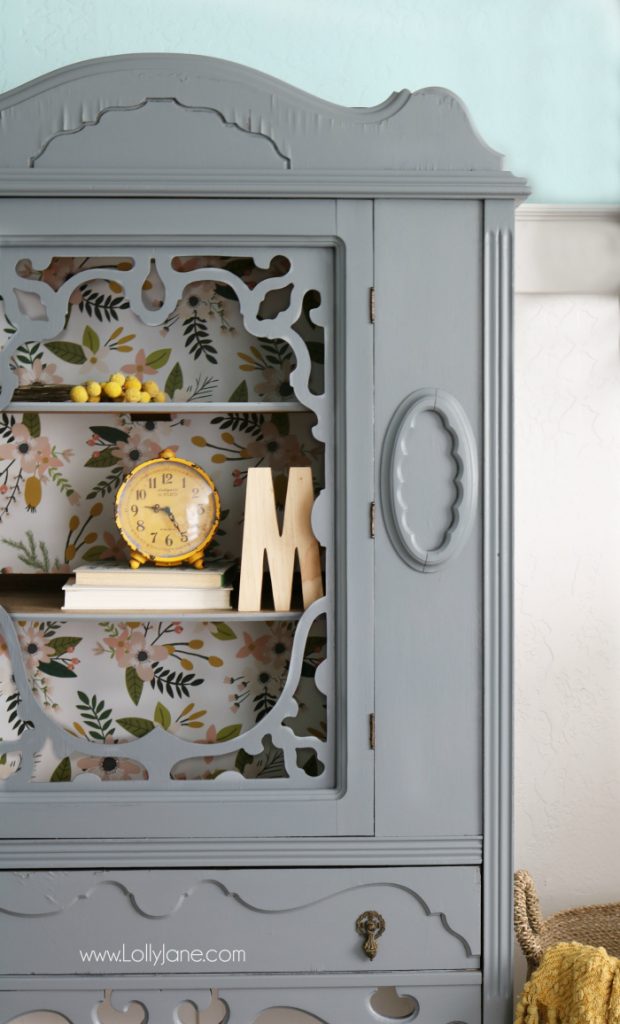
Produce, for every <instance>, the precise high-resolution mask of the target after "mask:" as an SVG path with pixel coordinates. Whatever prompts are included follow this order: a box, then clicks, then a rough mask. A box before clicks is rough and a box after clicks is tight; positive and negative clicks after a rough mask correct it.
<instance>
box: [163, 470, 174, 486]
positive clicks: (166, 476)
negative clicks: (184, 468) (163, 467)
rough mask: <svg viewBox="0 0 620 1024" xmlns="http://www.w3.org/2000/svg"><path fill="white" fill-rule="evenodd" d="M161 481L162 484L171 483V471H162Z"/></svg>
mask: <svg viewBox="0 0 620 1024" xmlns="http://www.w3.org/2000/svg"><path fill="white" fill-rule="evenodd" d="M161 482H162V484H164V486H165V485H166V484H171V483H172V473H162V475H161Z"/></svg>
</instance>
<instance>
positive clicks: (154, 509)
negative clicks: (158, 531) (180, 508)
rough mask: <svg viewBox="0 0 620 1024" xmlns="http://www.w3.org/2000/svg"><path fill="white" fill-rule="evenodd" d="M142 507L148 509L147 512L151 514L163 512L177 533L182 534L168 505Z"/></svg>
mask: <svg viewBox="0 0 620 1024" xmlns="http://www.w3.org/2000/svg"><path fill="white" fill-rule="evenodd" d="M144 507H145V508H148V509H149V511H151V512H164V513H165V514H166V515H167V516H168V519H169V520H170V522H171V523H172V525H173V526H174V527H176V529H177V530H178V531H179V533H183V530H182V529H181V527H180V526H179V524H178V522H177V521H176V518H175V515H174V512H173V511H172V509H171V508H170V505H145V506H144Z"/></svg>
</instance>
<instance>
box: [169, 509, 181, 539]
mask: <svg viewBox="0 0 620 1024" xmlns="http://www.w3.org/2000/svg"><path fill="white" fill-rule="evenodd" d="M165 511H166V512H167V513H168V516H169V518H170V522H171V523H172V525H173V526H176V528H177V530H178V531H179V533H183V530H182V529H181V527H180V526H179V524H178V523H177V521H176V519H175V516H174V512H172V511H171V510H170V509H169V508H168V509H165Z"/></svg>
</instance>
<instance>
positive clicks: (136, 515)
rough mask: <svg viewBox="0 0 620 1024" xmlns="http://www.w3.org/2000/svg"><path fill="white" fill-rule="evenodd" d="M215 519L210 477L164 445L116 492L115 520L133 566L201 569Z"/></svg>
mask: <svg viewBox="0 0 620 1024" xmlns="http://www.w3.org/2000/svg"><path fill="white" fill-rule="evenodd" d="M219 521H220V499H219V495H218V493H217V490H216V489H215V484H214V483H213V481H212V479H211V477H210V476H208V474H207V473H205V471H204V470H203V469H201V468H200V466H196V465H195V464H194V463H193V462H189V461H188V460H187V459H180V458H178V457H177V456H176V455H175V454H174V452H172V451H171V450H170V449H169V448H166V449H165V451H163V452H161V453H160V455H159V456H158V457H157V458H156V459H149V460H148V461H146V462H141V463H140V465H138V466H136V467H135V469H132V471H131V473H129V474H128V476H126V477H125V479H124V480H123V482H122V484H121V486H120V487H119V489H118V491H117V493H116V525H117V527H118V529H119V531H120V533H121V535H122V537H123V539H124V540H125V541H126V543H127V544H128V545H129V547H130V549H131V557H130V559H129V564H130V566H131V568H132V569H137V568H138V567H139V566H140V565H143V564H144V563H145V562H153V563H154V564H155V565H180V564H181V563H182V562H188V563H189V564H190V565H193V566H194V567H195V568H196V569H202V567H203V564H204V560H203V556H204V551H205V548H206V547H207V545H208V544H210V543H211V541H212V540H213V536H214V534H215V531H216V530H217V528H218V525H219Z"/></svg>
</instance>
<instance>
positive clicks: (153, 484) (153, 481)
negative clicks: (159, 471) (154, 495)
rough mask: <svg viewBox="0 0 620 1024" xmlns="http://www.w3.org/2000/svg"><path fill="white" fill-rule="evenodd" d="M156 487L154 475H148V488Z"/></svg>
mask: <svg viewBox="0 0 620 1024" xmlns="http://www.w3.org/2000/svg"><path fill="white" fill-rule="evenodd" d="M156 487H157V477H156V476H150V477H149V488H150V490H151V491H154V490H155V488H156Z"/></svg>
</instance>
